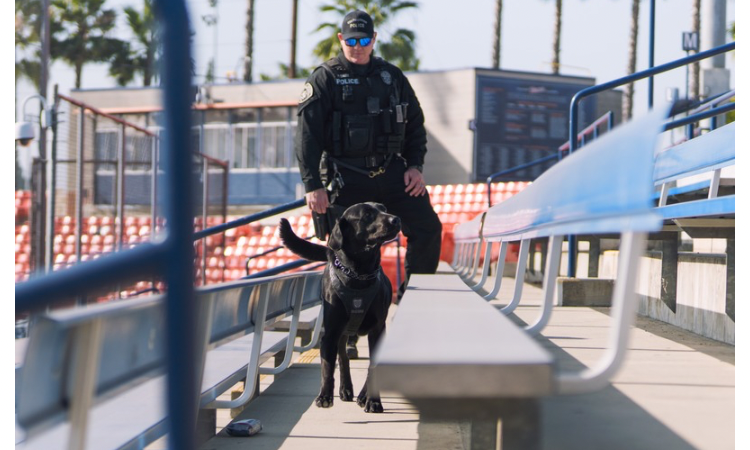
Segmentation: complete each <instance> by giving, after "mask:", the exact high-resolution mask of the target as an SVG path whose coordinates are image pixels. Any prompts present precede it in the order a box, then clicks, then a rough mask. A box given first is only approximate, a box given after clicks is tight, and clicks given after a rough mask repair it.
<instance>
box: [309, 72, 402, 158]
mask: <svg viewBox="0 0 750 450" xmlns="http://www.w3.org/2000/svg"><path fill="white" fill-rule="evenodd" d="M372 64H373V66H372V68H371V69H370V71H369V73H368V74H367V75H361V76H359V75H356V74H354V73H352V72H351V71H350V70H349V69H348V68H347V67H346V66H345V65H344V64H342V63H341V61H339V59H338V58H333V59H330V60H328V61H327V62H325V63H324V64H323V65H322V67H323V68H324V69H325V70H326V71H328V73H330V74H331V75H333V77H334V80H335V86H336V88H335V93H334V95H333V98H334V105H333V120H332V122H333V123H332V126H331V136H330V139H331V141H330V142H329V145H328V148H329V149H331V152H332V154H333V156H339V157H342V156H343V157H360V156H369V155H372V154H393V153H401V151H402V149H403V143H404V133H405V131H406V112H407V105H408V103H406V102H403V103H402V101H401V99H400V95H399V90H400V89H399V88H400V86H398V82H397V80H396V78H395V77H394V76H393V74H392V69H389V67H388V64H386V63H385V61H383V60H382V59H381V58H376V57H373V62H372Z"/></svg>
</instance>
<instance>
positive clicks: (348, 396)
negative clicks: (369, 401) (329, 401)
mask: <svg viewBox="0 0 750 450" xmlns="http://www.w3.org/2000/svg"><path fill="white" fill-rule="evenodd" d="M339 398H340V399H341V400H342V401H344V402H351V401H354V391H353V390H352V388H344V387H342V388H340V389H339Z"/></svg>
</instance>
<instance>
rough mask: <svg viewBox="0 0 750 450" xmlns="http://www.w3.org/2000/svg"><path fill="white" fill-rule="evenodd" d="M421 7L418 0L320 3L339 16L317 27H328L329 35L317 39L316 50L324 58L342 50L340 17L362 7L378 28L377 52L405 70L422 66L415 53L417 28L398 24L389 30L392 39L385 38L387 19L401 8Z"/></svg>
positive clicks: (350, 0) (376, 28)
mask: <svg viewBox="0 0 750 450" xmlns="http://www.w3.org/2000/svg"><path fill="white" fill-rule="evenodd" d="M418 7H419V4H418V3H417V2H408V1H399V0H335V1H334V2H333V4H332V5H323V6H321V7H320V11H322V12H335V13H336V15H337V18H338V20H337V21H335V22H327V23H322V24H320V26H318V28H317V29H316V30H315V31H316V32H318V31H324V30H327V31H328V33H329V34H328V37H326V38H324V39H323V40H321V41H320V42H318V44H317V45H316V46H315V49H314V50H313V54H314V55H315V56H317V57H318V58H319V59H320V61H321V62H322V61H327V60H328V59H330V58H333V57H334V56H336V55H337V54H338V52H339V40H338V37H337V34H338V33H339V31H340V30H341V19H343V17H344V16H345V15H346V13H348V12H350V11H353V10H355V9H359V10H362V11H365V12H366V13H367V14H369V15H370V17H372V21H373V23H374V25H375V30H376V31H378V40H377V42H376V50H377V51H378V53H380V54H381V55H382V56H383V58H385V59H387V60H388V61H390V62H391V63H393V64H395V65H396V66H398V67H399V68H401V69H402V70H416V69H418V68H419V59H418V58H417V57H416V50H415V43H416V35H415V34H414V32H413V31H411V30H407V29H404V28H399V29H397V30H396V31H394V32H392V33H390V39H386V32H385V31H384V30H385V29H387V26H386V25H387V24H388V22H389V21H390V20H391V19H393V17H394V16H395V15H396V14H398V13H399V12H400V11H403V10H405V9H411V8H418Z"/></svg>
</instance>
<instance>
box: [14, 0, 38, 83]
mask: <svg viewBox="0 0 750 450" xmlns="http://www.w3.org/2000/svg"><path fill="white" fill-rule="evenodd" d="M41 8H42V4H41V2H40V1H39V0H16V24H15V25H16V26H15V34H16V41H15V44H16V50H20V51H21V55H22V56H21V59H20V60H18V61H16V75H15V78H16V80H19V79H21V78H25V79H27V80H29V81H31V82H32V83H33V84H34V86H35V87H36V88H37V90H38V89H39V83H40V73H41V64H40V62H39V61H40V59H41V55H40V53H41V50H40V48H41V44H40V35H41V28H42V20H41ZM29 52H31V55H29V54H28V53H29Z"/></svg>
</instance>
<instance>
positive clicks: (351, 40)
mask: <svg viewBox="0 0 750 450" xmlns="http://www.w3.org/2000/svg"><path fill="white" fill-rule="evenodd" d="M357 42H359V45H360V46H362V47H367V46H368V45H370V44H371V43H372V38H368V37H363V38H359V39H357V38H349V39H344V43H345V44H346V46H347V47H354V46H355V45H357Z"/></svg>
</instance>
